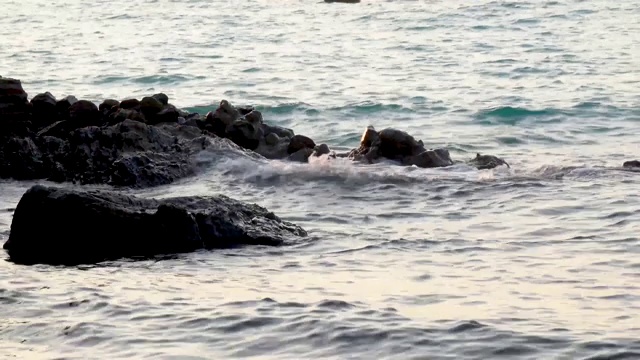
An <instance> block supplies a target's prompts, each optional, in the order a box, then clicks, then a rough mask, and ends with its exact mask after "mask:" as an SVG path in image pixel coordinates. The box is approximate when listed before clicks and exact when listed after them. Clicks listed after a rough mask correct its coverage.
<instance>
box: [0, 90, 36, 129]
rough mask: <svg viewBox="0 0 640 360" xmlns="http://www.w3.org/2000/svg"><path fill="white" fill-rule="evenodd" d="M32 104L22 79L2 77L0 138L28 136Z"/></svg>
mask: <svg viewBox="0 0 640 360" xmlns="http://www.w3.org/2000/svg"><path fill="white" fill-rule="evenodd" d="M30 117H31V105H30V104H29V101H28V100H27V93H26V92H25V91H24V89H23V88H22V83H21V82H20V80H16V79H11V78H0V138H2V137H4V136H27V135H28V134H29V130H28V129H29V126H30V125H31V123H30Z"/></svg>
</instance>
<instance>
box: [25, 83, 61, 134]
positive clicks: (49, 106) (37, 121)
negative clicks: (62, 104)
mask: <svg viewBox="0 0 640 360" xmlns="http://www.w3.org/2000/svg"><path fill="white" fill-rule="evenodd" d="M56 105H57V100H56V98H55V96H53V95H52V94H51V93H50V92H48V91H47V92H45V93H42V94H38V95H36V96H34V97H33V99H31V108H32V115H33V118H32V124H33V125H35V126H36V127H38V128H41V127H45V126H49V125H51V124H53V123H54V122H56V121H57V120H58V109H57V107H56Z"/></svg>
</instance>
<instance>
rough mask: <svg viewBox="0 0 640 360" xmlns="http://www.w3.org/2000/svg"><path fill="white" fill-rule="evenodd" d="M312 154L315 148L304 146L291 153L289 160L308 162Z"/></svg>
mask: <svg viewBox="0 0 640 360" xmlns="http://www.w3.org/2000/svg"><path fill="white" fill-rule="evenodd" d="M311 154H313V149H309V148H302V149H300V150H298V151H296V152H294V153H293V154H291V155H289V157H288V159H289V161H296V162H308V161H309V157H310V156H311Z"/></svg>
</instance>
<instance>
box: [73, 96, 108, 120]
mask: <svg viewBox="0 0 640 360" xmlns="http://www.w3.org/2000/svg"><path fill="white" fill-rule="evenodd" d="M101 119H102V114H101V113H100V110H98V107H97V106H96V104H94V103H92V102H91V101H88V100H80V101H78V102H76V103H75V104H73V105H71V107H70V108H69V121H70V122H71V123H72V124H73V126H76V127H83V126H95V125H101Z"/></svg>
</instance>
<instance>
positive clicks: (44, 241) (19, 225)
mask: <svg viewBox="0 0 640 360" xmlns="http://www.w3.org/2000/svg"><path fill="white" fill-rule="evenodd" d="M306 235H307V234H306V232H305V230H304V229H302V228H300V227H299V226H296V225H294V224H292V223H289V222H286V221H283V220H281V219H280V218H278V217H277V216H276V215H274V214H273V213H271V212H269V211H268V210H267V209H265V208H262V207H260V206H257V205H254V204H245V203H242V202H239V201H237V200H234V199H231V198H228V197H226V196H215V197H180V198H169V199H163V200H154V199H142V198H136V197H133V196H127V195H123V194H119V193H116V192H110V191H95V190H94V191H78V190H71V189H63V188H54V187H44V186H41V185H36V186H33V187H31V188H30V189H29V190H27V191H26V192H25V194H24V195H23V196H22V198H21V199H20V201H19V203H18V205H17V207H16V210H15V213H14V216H13V221H12V224H11V233H10V236H9V240H8V241H7V242H6V243H5V244H4V248H5V249H6V250H7V251H8V253H9V258H10V260H12V261H14V262H16V263H21V264H36V263H45V264H54V265H77V264H87V263H97V262H101V261H105V260H116V259H120V258H132V257H136V258H137V257H143V258H146V257H150V256H156V255H166V254H176V253H184V252H190V251H194V250H198V249H218V248H229V247H237V246H244V245H270V246H277V245H281V244H283V243H286V242H289V241H295V240H298V239H300V238H301V237H304V236H306Z"/></svg>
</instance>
